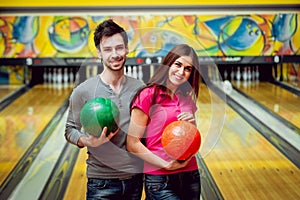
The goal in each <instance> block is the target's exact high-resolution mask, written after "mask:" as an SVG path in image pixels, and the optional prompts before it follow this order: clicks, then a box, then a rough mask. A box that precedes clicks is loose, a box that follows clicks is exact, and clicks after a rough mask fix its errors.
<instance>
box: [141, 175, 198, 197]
mask: <svg viewBox="0 0 300 200" xmlns="http://www.w3.org/2000/svg"><path fill="white" fill-rule="evenodd" d="M145 190H146V197H147V198H146V199H147V200H154V199H155V200H160V199H168V200H171V199H172V200H193V199H195V200H196V199H197V200H199V199H200V193H201V183H200V173H199V171H198V170H195V171H191V172H182V173H177V174H171V175H149V174H146V175H145Z"/></svg>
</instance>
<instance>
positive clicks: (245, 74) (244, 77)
mask: <svg viewBox="0 0 300 200" xmlns="http://www.w3.org/2000/svg"><path fill="white" fill-rule="evenodd" d="M247 78H248V75H247V67H244V69H243V81H247Z"/></svg>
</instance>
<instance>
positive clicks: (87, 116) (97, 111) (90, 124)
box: [80, 98, 119, 137]
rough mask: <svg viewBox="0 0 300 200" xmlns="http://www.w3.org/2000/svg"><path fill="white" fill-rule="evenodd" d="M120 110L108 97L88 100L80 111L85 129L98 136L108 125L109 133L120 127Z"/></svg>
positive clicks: (81, 121)
mask: <svg viewBox="0 0 300 200" xmlns="http://www.w3.org/2000/svg"><path fill="white" fill-rule="evenodd" d="M118 119H119V110H118V107H117V106H116V104H115V103H114V102H112V101H111V100H110V99H106V98H94V99H91V100H89V101H87V102H86V103H85V104H84V106H83V107H82V109H81V112H80V123H81V125H82V127H83V128H84V130H85V131H86V132H87V133H89V134H92V135H94V136H96V137H99V136H100V135H101V133H102V129H103V128H104V127H105V126H106V127H107V134H106V135H108V134H109V133H110V132H115V131H116V130H117V129H118V124H117V123H118Z"/></svg>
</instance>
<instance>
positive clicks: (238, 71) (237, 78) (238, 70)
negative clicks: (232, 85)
mask: <svg viewBox="0 0 300 200" xmlns="http://www.w3.org/2000/svg"><path fill="white" fill-rule="evenodd" d="M236 80H238V81H239V80H241V70H240V67H237V71H236Z"/></svg>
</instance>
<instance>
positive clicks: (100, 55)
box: [97, 48, 102, 58]
mask: <svg viewBox="0 0 300 200" xmlns="http://www.w3.org/2000/svg"><path fill="white" fill-rule="evenodd" d="M97 55H98V58H102V53H101V51H100V50H99V49H98V48H97Z"/></svg>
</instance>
